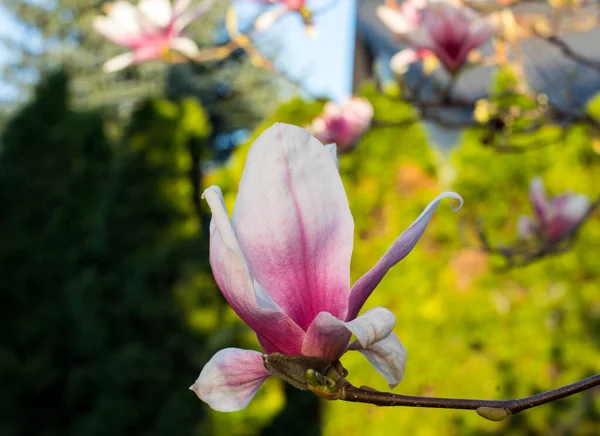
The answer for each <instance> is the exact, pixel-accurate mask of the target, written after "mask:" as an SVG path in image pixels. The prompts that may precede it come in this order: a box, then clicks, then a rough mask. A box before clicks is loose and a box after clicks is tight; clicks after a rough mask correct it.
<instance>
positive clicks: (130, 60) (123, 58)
mask: <svg viewBox="0 0 600 436" xmlns="http://www.w3.org/2000/svg"><path fill="white" fill-rule="evenodd" d="M134 63H135V55H134V54H133V53H132V52H128V53H123V54H122V55H119V56H115V57H114V58H112V59H109V60H108V61H106V63H105V64H104V65H103V66H102V69H103V70H104V72H105V73H112V72H115V71H118V70H122V69H123V68H127V67H128V66H130V65H133V64H134Z"/></svg>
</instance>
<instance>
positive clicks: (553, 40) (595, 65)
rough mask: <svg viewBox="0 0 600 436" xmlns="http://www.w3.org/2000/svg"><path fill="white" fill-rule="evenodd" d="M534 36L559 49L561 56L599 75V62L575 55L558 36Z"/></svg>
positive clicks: (538, 34) (537, 34)
mask: <svg viewBox="0 0 600 436" xmlns="http://www.w3.org/2000/svg"><path fill="white" fill-rule="evenodd" d="M535 35H536V36H538V37H539V38H542V39H543V40H545V41H546V42H548V43H550V44H552V45H553V46H555V47H557V48H559V49H560V50H561V52H562V54H563V55H565V56H566V57H568V58H570V59H573V60H574V61H575V62H577V63H580V64H581V65H585V66H586V67H589V68H592V69H594V70H596V71H597V72H599V73H600V62H598V61H595V60H593V59H590V58H587V57H585V56H582V55H580V54H578V53H576V52H575V51H574V50H573V49H572V48H571V47H570V46H569V45H568V44H567V43H566V42H565V41H563V40H562V39H561V38H559V37H558V36H556V35H551V36H544V35H542V34H540V33H539V32H535Z"/></svg>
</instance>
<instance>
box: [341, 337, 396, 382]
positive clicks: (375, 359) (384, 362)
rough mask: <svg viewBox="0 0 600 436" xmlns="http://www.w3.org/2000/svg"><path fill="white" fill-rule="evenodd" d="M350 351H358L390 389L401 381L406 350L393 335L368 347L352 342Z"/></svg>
mask: <svg viewBox="0 0 600 436" xmlns="http://www.w3.org/2000/svg"><path fill="white" fill-rule="evenodd" d="M350 349H352V350H357V351H360V352H361V353H362V354H363V355H364V356H365V357H366V358H367V360H368V361H369V363H371V365H373V367H374V368H375V369H376V370H377V372H378V373H379V374H381V375H382V376H383V377H384V378H385V379H386V381H387V382H388V385H389V386H390V389H394V388H395V387H396V386H397V385H398V383H400V382H401V381H402V377H404V367H405V365H406V349H405V348H404V345H402V343H401V342H400V340H399V339H398V336H396V335H395V334H394V333H391V334H390V335H389V336H388V337H386V338H385V339H383V340H381V341H379V342H377V343H375V344H372V345H369V346H368V347H361V346H360V345H359V344H357V343H356V342H353V343H352V345H351V346H350Z"/></svg>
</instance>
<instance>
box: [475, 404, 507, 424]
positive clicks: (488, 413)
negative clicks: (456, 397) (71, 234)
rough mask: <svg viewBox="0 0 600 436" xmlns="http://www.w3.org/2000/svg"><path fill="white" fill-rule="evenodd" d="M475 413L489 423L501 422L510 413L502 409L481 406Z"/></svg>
mask: <svg viewBox="0 0 600 436" xmlns="http://www.w3.org/2000/svg"><path fill="white" fill-rule="evenodd" d="M475 411H476V412H477V414H478V415H479V416H481V417H482V418H485V419H489V420H490V421H502V420H504V419H505V418H506V417H508V415H510V411H509V410H508V409H506V408H504V407H488V406H482V407H478V408H477V409H475Z"/></svg>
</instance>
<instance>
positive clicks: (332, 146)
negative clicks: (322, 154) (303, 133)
mask: <svg viewBox="0 0 600 436" xmlns="http://www.w3.org/2000/svg"><path fill="white" fill-rule="evenodd" d="M325 149H326V150H327V151H328V152H329V153H331V157H332V158H333V161H334V162H335V166H336V167H337V169H338V170H339V169H340V161H339V160H338V157H337V145H335V143H331V144H327V145H326V146H325Z"/></svg>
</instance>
